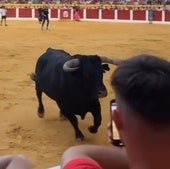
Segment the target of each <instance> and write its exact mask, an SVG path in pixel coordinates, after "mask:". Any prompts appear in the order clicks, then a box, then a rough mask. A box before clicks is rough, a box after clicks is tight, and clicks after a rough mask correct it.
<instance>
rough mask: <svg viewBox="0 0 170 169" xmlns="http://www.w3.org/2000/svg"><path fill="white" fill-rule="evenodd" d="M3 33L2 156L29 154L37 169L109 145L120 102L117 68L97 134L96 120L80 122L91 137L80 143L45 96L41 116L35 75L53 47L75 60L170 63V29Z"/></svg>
mask: <svg viewBox="0 0 170 169" xmlns="http://www.w3.org/2000/svg"><path fill="white" fill-rule="evenodd" d="M7 23H8V26H6V27H5V26H1V27H0V137H1V144H0V155H3V154H15V153H23V154H25V155H26V156H27V157H28V159H29V160H30V161H31V162H32V164H33V166H34V168H35V169H46V168H48V167H51V166H54V165H57V164H59V162H60V158H61V155H62V153H63V151H64V150H65V149H66V148H68V147H69V146H73V145H78V144H101V145H107V146H111V145H110V144H109V143H108V141H107V133H106V125H107V122H108V121H109V101H110V99H111V98H113V97H114V93H113V91H112V90H111V87H110V76H111V74H112V72H113V71H114V69H115V66H113V65H110V68H111V70H110V71H109V72H107V73H106V74H105V75H104V83H105V85H106V86H107V89H108V96H107V97H106V98H103V99H101V100H100V101H101V106H102V116H103V121H102V125H101V127H100V128H99V131H98V133H97V134H91V133H89V132H88V130H87V128H88V126H89V125H90V124H91V123H92V117H91V115H90V114H87V116H86V118H85V120H83V121H82V120H81V119H80V118H79V117H78V118H79V124H80V128H81V130H82V132H83V133H84V134H85V137H86V139H85V141H84V142H77V141H76V140H75V137H74V133H73V129H72V126H71V124H70V123H69V122H68V121H62V120H60V118H59V109H58V107H57V106H56V104H55V102H54V101H52V100H51V99H49V98H48V97H47V96H45V95H43V101H44V106H45V111H46V114H45V117H44V118H43V119H40V118H39V117H38V116H37V105H38V102H37V99H36V96H35V90H34V83H33V81H31V80H30V77H29V74H30V73H31V72H33V71H34V68H35V63H36V61H37V58H38V57H39V56H40V55H41V54H42V53H44V52H45V51H46V49H47V48H48V47H52V48H56V49H63V50H65V51H67V52H69V53H70V54H78V53H79V54H86V55H88V54H98V55H100V56H110V57H113V58H114V57H118V58H123V59H124V58H128V57H130V56H132V55H137V54H142V53H147V54H153V55H158V56H161V57H163V58H166V59H169V53H170V52H169V47H170V25H156V24H152V25H149V24H125V23H99V22H71V21H51V22H50V29H49V30H48V31H46V30H43V31H41V30H40V24H39V23H38V22H37V21H10V20H7Z"/></svg>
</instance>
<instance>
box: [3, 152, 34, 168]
mask: <svg viewBox="0 0 170 169" xmlns="http://www.w3.org/2000/svg"><path fill="white" fill-rule="evenodd" d="M0 169H32V166H31V164H30V162H29V161H28V160H27V159H26V158H25V156H24V155H6V156H0Z"/></svg>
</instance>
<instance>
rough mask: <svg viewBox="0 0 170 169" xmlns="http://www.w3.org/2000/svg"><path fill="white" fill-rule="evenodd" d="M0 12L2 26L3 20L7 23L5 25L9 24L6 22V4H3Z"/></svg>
mask: <svg viewBox="0 0 170 169" xmlns="http://www.w3.org/2000/svg"><path fill="white" fill-rule="evenodd" d="M0 14H1V26H2V24H3V21H4V23H5V26H8V25H7V24H6V14H7V9H6V8H5V6H2V7H1V9H0Z"/></svg>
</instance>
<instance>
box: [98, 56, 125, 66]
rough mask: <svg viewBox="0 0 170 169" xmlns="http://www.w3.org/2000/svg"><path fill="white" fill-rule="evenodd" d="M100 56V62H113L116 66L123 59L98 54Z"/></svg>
mask: <svg viewBox="0 0 170 169" xmlns="http://www.w3.org/2000/svg"><path fill="white" fill-rule="evenodd" d="M100 58H101V61H102V63H110V64H114V65H117V66H118V65H120V64H121V63H122V62H123V60H121V59H112V58H108V57H106V56H100Z"/></svg>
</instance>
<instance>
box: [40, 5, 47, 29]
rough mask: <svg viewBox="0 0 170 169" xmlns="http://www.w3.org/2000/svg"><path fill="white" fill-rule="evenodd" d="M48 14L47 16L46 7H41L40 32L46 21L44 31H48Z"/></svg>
mask: <svg viewBox="0 0 170 169" xmlns="http://www.w3.org/2000/svg"><path fill="white" fill-rule="evenodd" d="M48 14H49V12H48V7H46V6H45V7H43V9H42V16H43V19H42V25H41V30H43V27H44V24H45V21H47V25H46V30H48V26H49V16H48Z"/></svg>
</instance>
